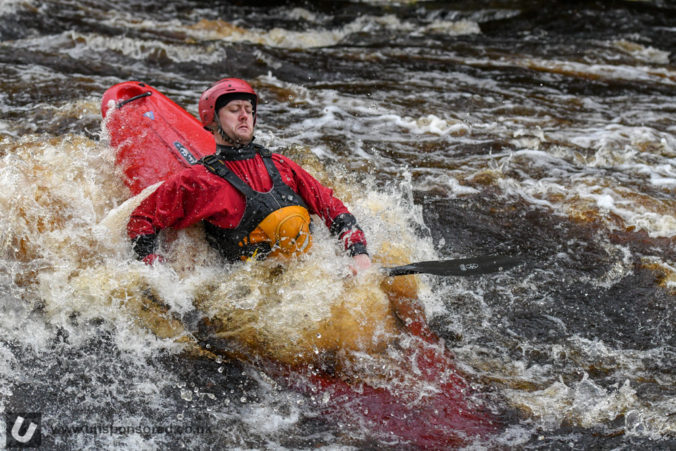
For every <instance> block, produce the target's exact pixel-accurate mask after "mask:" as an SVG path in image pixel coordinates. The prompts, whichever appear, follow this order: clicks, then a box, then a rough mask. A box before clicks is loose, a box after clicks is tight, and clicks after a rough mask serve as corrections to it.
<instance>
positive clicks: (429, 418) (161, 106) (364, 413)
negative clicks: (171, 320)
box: [101, 81, 501, 449]
mask: <svg viewBox="0 0 676 451" xmlns="http://www.w3.org/2000/svg"><path fill="white" fill-rule="evenodd" d="M101 110H102V113H103V116H104V118H105V124H106V127H107V130H108V132H109V134H110V143H111V146H112V147H113V148H114V149H115V150H116V152H117V153H116V162H117V165H118V166H119V167H120V168H122V170H123V172H124V177H125V179H124V182H125V184H126V185H127V186H128V187H129V188H130V190H131V192H132V193H133V194H134V195H135V194H138V193H139V192H140V191H142V190H143V189H144V188H146V187H148V186H150V185H153V184H155V183H156V182H158V181H161V180H165V179H166V178H168V177H170V176H171V175H172V174H174V173H176V172H177V171H179V170H181V169H182V168H185V167H189V166H190V165H192V164H195V163H196V162H197V161H198V160H199V159H200V158H202V157H203V156H205V155H208V154H211V153H213V152H214V151H215V149H216V145H215V142H214V139H213V137H212V135H211V134H210V133H208V132H207V131H205V130H204V129H203V128H202V126H201V124H200V123H199V121H198V120H197V119H195V118H194V117H193V116H192V115H191V114H189V113H188V112H187V111H185V110H184V109H183V108H181V107H180V106H178V105H177V104H176V103H174V102H172V101H171V100H170V99H168V98H167V97H165V96H164V95H163V94H162V93H160V92H159V91H157V90H155V89H154V88H152V87H150V86H148V85H147V84H145V83H141V82H131V81H130V82H124V83H120V84H117V85H115V86H113V87H111V88H110V89H108V90H107V91H106V92H105V94H104V96H103V101H102V106H101ZM401 333H402V338H403V339H401V340H398V342H399V343H398V347H399V349H398V351H399V352H398V354H399V355H398V356H397V357H396V359H394V360H392V359H389V362H390V364H389V367H388V374H387V376H385V375H383V376H382V377H373V375H371V374H368V375H366V374H365V375H364V377H363V378H360V377H349V378H347V377H340V376H338V375H335V374H332V373H328V372H326V371H319V370H316V369H315V370H310V369H298V368H290V367H288V366H284V365H281V364H278V363H275V362H269V361H268V362H260V361H257V363H256V364H257V365H258V366H259V367H260V368H261V369H262V370H263V371H265V372H266V373H267V374H268V375H270V376H271V377H273V378H274V379H275V380H277V381H278V382H280V383H283V384H285V385H286V386H287V387H289V388H292V389H294V390H297V391H299V392H301V393H304V394H307V395H308V396H309V397H310V399H312V400H313V402H314V404H315V408H316V409H317V410H318V411H320V412H321V413H322V414H324V415H325V416H326V417H327V418H330V419H331V420H334V421H339V422H341V423H342V424H346V425H350V426H352V425H355V424H358V425H360V426H361V427H362V428H365V429H366V430H367V431H369V433H371V434H372V435H373V436H374V437H376V438H377V439H378V440H382V441H383V442H384V443H389V444H397V446H403V447H406V446H409V447H414V448H422V449H448V448H456V447H461V446H467V445H468V444H471V443H472V442H473V441H475V440H477V439H479V440H486V439H488V438H489V437H490V436H491V435H493V434H495V433H496V432H498V431H499V430H500V428H501V426H500V424H499V421H497V420H496V419H495V417H494V416H493V415H492V414H491V413H490V412H488V411H487V409H486V408H485V407H483V406H482V405H481V403H480V402H479V401H478V397H477V396H478V394H477V393H474V392H473V390H472V389H471V387H470V385H469V384H468V382H467V380H466V378H465V377H464V376H463V375H461V374H460V372H458V371H457V370H456V366H455V362H454V360H453V356H452V355H451V353H450V352H449V351H448V350H447V349H446V348H445V346H444V344H443V342H442V341H440V340H439V339H438V338H436V337H434V336H432V337H431V336H430V335H429V333H428V334H425V335H422V334H420V333H418V332H416V330H406V331H403V330H402V332H401ZM212 349H213V348H212ZM392 362H394V366H392Z"/></svg>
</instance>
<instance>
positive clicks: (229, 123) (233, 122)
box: [216, 100, 254, 145]
mask: <svg viewBox="0 0 676 451" xmlns="http://www.w3.org/2000/svg"><path fill="white" fill-rule="evenodd" d="M218 119H219V120H220V122H221V127H222V128H223V131H225V134H226V135H227V136H228V137H229V138H230V142H229V143H226V142H220V144H233V145H238V144H248V143H249V142H251V140H252V139H253V133H254V125H253V122H254V117H253V106H252V105H251V102H249V101H248V100H233V101H231V102H228V104H227V105H225V106H224V107H223V108H221V109H220V110H218ZM219 138H220V140H222V141H225V140H223V138H222V137H221V136H220V135H219V134H218V133H216V142H219ZM235 141H236V142H235Z"/></svg>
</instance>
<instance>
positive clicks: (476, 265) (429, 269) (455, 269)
mask: <svg viewBox="0 0 676 451" xmlns="http://www.w3.org/2000/svg"><path fill="white" fill-rule="evenodd" d="M524 260H525V259H524V258H523V257H521V256H509V255H497V256H484V257H472V258H460V259H457V260H437V261H428V262H418V263H411V264H410V265H403V266H394V267H392V268H383V271H385V273H386V274H387V275H388V276H405V275H408V274H434V275H437V276H473V275H477V274H490V273H494V272H500V271H505V270H507V269H509V268H513V267H514V266H516V265H518V264H520V263H522V262H523V261H524Z"/></svg>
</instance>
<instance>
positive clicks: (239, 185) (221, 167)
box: [198, 154, 254, 197]
mask: <svg viewBox="0 0 676 451" xmlns="http://www.w3.org/2000/svg"><path fill="white" fill-rule="evenodd" d="M198 163H199V164H201V165H203V166H204V167H205V168H207V169H208V170H209V171H210V172H212V173H214V174H216V175H217V176H219V177H221V178H224V179H225V180H227V181H228V183H230V184H231V185H232V186H234V187H235V188H236V189H237V190H238V191H239V192H240V193H242V194H244V196H246V197H251V196H252V195H253V194H254V190H253V189H251V187H250V186H249V185H247V184H246V183H244V181H243V180H242V179H240V178H239V177H237V176H236V175H235V173H234V172H232V171H231V170H230V169H228V167H227V166H226V165H225V163H224V162H223V160H221V159H220V158H218V155H215V154H214V155H207V156H206V157H203V158H202V159H201V160H199V161H198Z"/></svg>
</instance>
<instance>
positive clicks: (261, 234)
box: [127, 78, 371, 274]
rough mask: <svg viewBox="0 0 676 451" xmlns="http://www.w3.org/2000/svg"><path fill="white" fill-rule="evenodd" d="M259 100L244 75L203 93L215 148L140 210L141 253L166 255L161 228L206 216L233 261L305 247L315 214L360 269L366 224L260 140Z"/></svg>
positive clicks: (133, 229)
mask: <svg viewBox="0 0 676 451" xmlns="http://www.w3.org/2000/svg"><path fill="white" fill-rule="evenodd" d="M257 107H258V96H257V94H256V92H255V91H254V90H253V88H252V87H251V86H250V85H249V84H248V83H247V82H246V81H244V80H241V79H238V78H225V79H222V80H220V81H218V82H216V83H215V84H214V85H213V86H211V87H210V88H209V89H207V90H206V91H204V93H202V96H201V97H200V101H199V115H200V120H201V123H202V126H203V127H204V128H205V129H206V130H208V131H209V132H211V133H212V134H213V135H214V139H215V141H216V153H215V154H214V155H210V156H208V157H205V158H203V159H202V160H200V164H195V165H193V166H192V167H190V168H187V169H185V170H183V171H181V172H180V173H178V174H176V175H175V176H173V177H172V178H170V179H168V180H166V181H165V182H164V183H163V184H162V185H161V186H160V187H159V188H158V189H157V190H155V192H154V193H152V194H151V195H150V196H149V197H147V198H146V199H145V200H144V201H143V202H142V203H141V204H140V205H139V206H138V207H137V208H136V209H135V210H134V211H133V213H132V215H131V218H130V220H129V223H128V225H127V232H128V235H129V237H130V238H131V240H132V243H133V248H134V251H135V252H136V254H137V255H138V257H139V259H142V260H143V261H144V262H146V263H149V264H152V263H154V262H156V261H157V260H158V259H161V257H160V256H159V255H158V253H157V237H158V233H159V231H160V230H162V229H164V228H167V227H172V228H175V229H182V228H185V227H188V226H191V225H193V224H195V223H198V222H200V221H202V222H203V224H204V229H205V232H206V237H207V241H208V242H209V243H210V244H211V245H212V246H213V247H215V248H216V249H217V250H218V251H219V252H220V254H221V255H222V256H223V257H224V258H225V259H227V260H229V261H236V260H240V259H247V258H264V257H266V256H269V255H281V256H284V255H293V254H297V253H302V252H306V251H307V250H308V249H309V248H310V246H311V244H312V235H311V224H310V222H311V221H310V214H316V215H318V216H319V217H320V218H321V219H322V220H323V222H324V223H325V224H326V226H327V227H328V228H329V230H330V232H331V233H332V234H333V235H334V236H336V237H337V238H338V239H339V240H340V242H342V243H343V246H344V249H345V251H346V252H348V253H349V254H350V255H351V256H352V259H353V261H352V264H351V269H352V272H353V273H354V274H356V273H357V272H359V271H361V270H364V269H366V268H368V267H369V266H371V260H370V258H369V255H368V252H367V246H366V238H365V235H364V232H363V231H362V229H361V228H360V227H359V225H358V224H357V220H356V218H355V217H354V216H353V215H352V214H351V213H350V212H349V211H348V209H347V208H346V207H345V205H344V204H343V203H342V202H341V201H340V200H339V199H338V198H336V197H335V196H334V195H333V192H332V190H331V189H329V188H327V187H325V186H323V185H322V184H320V183H319V182H318V181H317V180H316V179H315V178H314V177H312V176H311V175H310V174H309V173H308V172H307V171H305V170H304V169H303V168H301V167H300V166H299V165H298V164H296V163H294V162H293V161H291V160H290V159H288V158H286V157H284V156H282V155H280V154H276V153H271V152H270V151H269V150H268V149H266V148H265V147H263V146H261V145H258V144H255V143H254V127H255V125H256V116H257V115H256V113H257Z"/></svg>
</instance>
